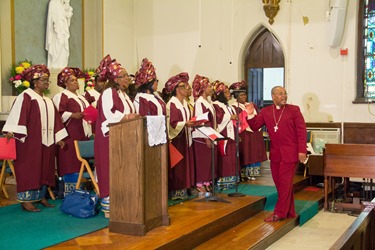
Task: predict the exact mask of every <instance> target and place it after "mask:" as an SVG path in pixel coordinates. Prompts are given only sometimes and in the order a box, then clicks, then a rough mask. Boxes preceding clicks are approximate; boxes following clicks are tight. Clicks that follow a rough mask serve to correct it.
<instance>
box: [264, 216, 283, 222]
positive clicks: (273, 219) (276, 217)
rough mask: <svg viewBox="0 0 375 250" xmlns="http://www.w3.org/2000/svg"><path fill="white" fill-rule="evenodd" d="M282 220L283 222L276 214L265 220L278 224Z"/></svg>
mask: <svg viewBox="0 0 375 250" xmlns="http://www.w3.org/2000/svg"><path fill="white" fill-rule="evenodd" d="M281 220H283V218H280V217H279V216H277V215H276V214H272V215H271V216H270V217H268V218H265V219H264V221H265V222H277V221H281Z"/></svg>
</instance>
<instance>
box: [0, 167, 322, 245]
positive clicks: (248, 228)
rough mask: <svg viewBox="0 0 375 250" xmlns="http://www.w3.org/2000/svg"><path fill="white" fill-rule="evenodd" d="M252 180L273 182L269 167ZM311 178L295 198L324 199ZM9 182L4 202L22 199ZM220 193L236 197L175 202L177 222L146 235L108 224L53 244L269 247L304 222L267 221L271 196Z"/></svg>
mask: <svg viewBox="0 0 375 250" xmlns="http://www.w3.org/2000/svg"><path fill="white" fill-rule="evenodd" d="M246 183H247V184H253V185H267V186H271V185H273V182H272V178H271V176H270V172H269V170H268V169H262V176H261V177H259V178H257V180H256V181H248V182H246ZM308 184H309V180H308V178H303V176H300V175H296V176H295V178H294V190H295V199H298V200H310V201H312V200H314V201H321V202H322V201H323V189H321V190H319V191H318V192H312V191H306V190H304V188H305V187H306V186H307V185H308ZM8 188H9V189H8V191H9V193H10V195H11V198H10V199H3V198H2V197H1V198H2V199H1V200H0V201H1V203H2V204H0V205H3V206H4V205H6V203H8V204H14V203H17V201H16V193H15V186H14V185H10V186H8ZM217 196H218V197H221V198H223V199H225V200H227V201H230V203H223V202H215V201H210V202H195V200H196V199H201V198H196V199H194V200H189V201H185V202H183V203H180V204H177V205H174V206H170V207H169V208H168V213H169V216H170V218H171V225H170V226H161V227H158V228H155V229H153V230H151V231H150V232H148V233H147V234H146V236H143V237H140V236H129V235H123V234H118V233H111V232H109V230H108V228H105V229H102V230H99V231H96V232H92V233H90V234H87V235H84V236H81V237H77V238H75V239H72V240H69V241H66V242H62V243H60V244H57V245H54V246H51V247H49V248H48V249H231V250H234V249H265V248H267V247H268V246H270V245H271V244H272V243H274V242H275V241H277V240H278V239H280V238H281V237H283V236H284V235H285V234H286V233H288V232H289V231H290V230H292V229H293V228H294V227H295V226H297V225H298V223H299V220H298V218H295V219H287V220H284V221H281V222H276V223H265V222H264V221H263V219H264V218H265V217H267V216H269V215H270V214H271V211H264V210H263V208H264V205H265V201H266V200H265V197H261V196H245V197H228V195H226V194H217ZM130 207H131V206H130ZM99 216H103V215H102V214H100V215H99ZM83 223H84V221H83Z"/></svg>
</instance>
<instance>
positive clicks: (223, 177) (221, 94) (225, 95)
mask: <svg viewBox="0 0 375 250" xmlns="http://www.w3.org/2000/svg"><path fill="white" fill-rule="evenodd" d="M212 85H213V89H214V99H215V101H214V102H213V106H214V108H215V112H216V123H217V131H218V132H219V133H220V134H222V135H223V136H224V137H227V138H228V140H225V141H219V143H218V149H219V156H218V163H217V165H218V167H217V168H218V178H217V181H216V183H217V187H218V188H219V190H225V189H231V188H233V187H234V185H235V184H236V178H237V177H236V160H237V158H236V141H235V131H234V129H235V128H234V125H233V121H234V120H236V119H237V114H236V110H235V109H234V108H233V107H232V106H231V105H229V104H228V101H229V100H230V99H231V95H230V92H229V89H228V86H226V85H225V84H224V83H223V82H220V81H215V82H213V83H212Z"/></svg>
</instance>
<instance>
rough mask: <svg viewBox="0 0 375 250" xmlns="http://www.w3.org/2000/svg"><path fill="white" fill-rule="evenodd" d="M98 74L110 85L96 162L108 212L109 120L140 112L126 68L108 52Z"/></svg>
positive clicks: (102, 105)
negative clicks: (135, 104)
mask: <svg viewBox="0 0 375 250" xmlns="http://www.w3.org/2000/svg"><path fill="white" fill-rule="evenodd" d="M99 68H100V69H101V70H100V72H99V75H100V77H101V78H106V79H107V80H108V83H107V89H106V90H104V91H103V93H102V94H101V95H100V97H99V100H98V103H97V109H98V118H97V120H96V131H95V143H94V144H95V145H94V153H95V164H96V173H97V176H98V185H99V190H100V198H101V204H102V210H103V212H109V209H110V207H109V203H110V202H109V197H110V196H109V195H110V194H109V128H108V124H109V123H116V122H120V121H124V120H128V119H132V118H134V117H136V116H137V114H135V108H134V106H133V104H132V102H131V100H130V98H129V96H128V95H127V94H126V93H125V90H126V89H127V88H128V86H129V83H130V78H129V76H128V73H127V71H126V70H125V68H123V67H122V66H121V64H119V63H118V62H117V61H116V60H115V59H113V60H112V59H111V57H110V56H109V55H107V56H106V57H104V58H103V59H102V61H101V62H100V66H99Z"/></svg>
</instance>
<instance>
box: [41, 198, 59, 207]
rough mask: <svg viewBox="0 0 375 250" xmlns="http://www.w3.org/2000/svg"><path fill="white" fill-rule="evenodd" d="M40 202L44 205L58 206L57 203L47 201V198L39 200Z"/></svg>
mask: <svg viewBox="0 0 375 250" xmlns="http://www.w3.org/2000/svg"><path fill="white" fill-rule="evenodd" d="M38 203H40V204H42V205H43V207H56V205H55V204H51V203H49V202H48V201H47V199H42V200H41V201H38Z"/></svg>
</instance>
